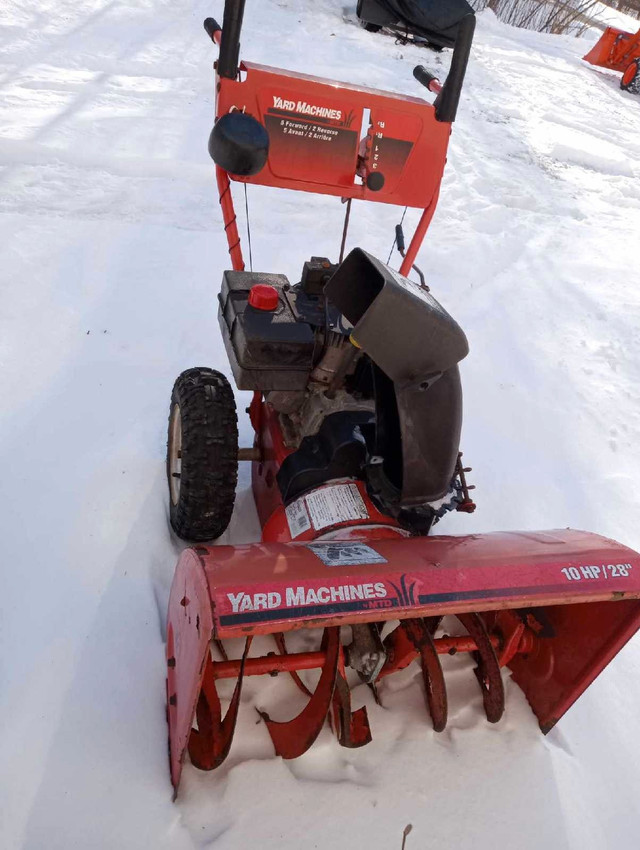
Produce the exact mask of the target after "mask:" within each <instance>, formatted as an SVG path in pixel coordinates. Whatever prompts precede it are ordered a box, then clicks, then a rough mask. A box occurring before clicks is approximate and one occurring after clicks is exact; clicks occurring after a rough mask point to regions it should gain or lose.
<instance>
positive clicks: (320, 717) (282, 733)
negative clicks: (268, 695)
mask: <svg viewBox="0 0 640 850" xmlns="http://www.w3.org/2000/svg"><path fill="white" fill-rule="evenodd" d="M322 649H323V651H324V655H325V661H324V664H323V667H322V673H321V674H320V679H319V681H318V685H317V687H316V689H315V691H314V692H313V694H312V696H311V699H310V700H309V702H308V703H307V705H306V706H305V707H304V708H303V710H302V711H301V712H300V714H298V715H297V716H296V717H294V718H293V719H292V720H287V721H284V722H278V721H275V720H271V718H270V717H269V715H268V714H267V713H266V712H264V711H261V712H260V716H261V717H262V719H263V720H264V722H265V723H266V725H267V729H268V730H269V735H270V736H271V740H272V741H273V746H274V747H275V751H276V753H277V754H278V755H279V756H282V758H285V759H294V758H298V756H301V755H302V754H303V753H305V752H306V751H307V750H308V749H309V747H310V746H311V745H312V744H313V742H314V741H315V739H316V738H317V737H318V735H319V734H320V730H321V729H322V727H323V725H324V722H325V720H326V718H327V714H328V712H329V707H330V706H331V701H332V699H333V692H334V688H335V683H336V676H337V674H338V661H339V658H340V653H341V647H340V630H339V629H334V628H329V629H325V632H324V636H323V639H322Z"/></svg>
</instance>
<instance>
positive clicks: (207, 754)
mask: <svg viewBox="0 0 640 850" xmlns="http://www.w3.org/2000/svg"><path fill="white" fill-rule="evenodd" d="M250 646H251V638H250V637H248V638H247V640H246V641H245V646H244V652H243V654H242V661H241V663H240V674H239V676H238V679H237V681H236V686H235V688H234V691H233V696H232V697H231V702H230V703H229V707H228V709H227V713H226V714H225V716H224V720H223V719H222V711H221V707H220V698H219V696H218V691H217V690H216V682H215V677H214V673H213V662H212V661H211V655H210V654H209V655H208V656H207V660H206V662H205V670H204V676H203V678H202V690H201V691H200V696H199V698H198V704H197V706H196V719H197V721H198V728H197V729H192V730H191V734H190V736H189V757H190V758H191V761H192V763H193V764H194V765H195V766H196V767H199V768H200V770H214V769H215V768H216V767H220V765H221V764H222V762H223V761H224V760H225V759H226V757H227V755H228V754H229V748H230V747H231V742H232V741H233V733H234V731H235V728H236V720H237V719H238V707H239V705H240V696H241V694H242V680H243V677H244V664H245V661H246V658H247V654H248V652H249V647H250Z"/></svg>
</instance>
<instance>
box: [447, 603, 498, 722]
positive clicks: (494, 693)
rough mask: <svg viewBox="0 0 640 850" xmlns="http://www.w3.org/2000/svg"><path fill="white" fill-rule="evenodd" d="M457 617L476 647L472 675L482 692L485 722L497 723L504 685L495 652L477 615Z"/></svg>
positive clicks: (459, 615)
mask: <svg viewBox="0 0 640 850" xmlns="http://www.w3.org/2000/svg"><path fill="white" fill-rule="evenodd" d="M457 616H458V619H459V620H460V622H461V623H462V625H463V626H464V627H465V629H466V630H467V631H468V632H469V634H470V635H471V637H472V638H473V640H474V642H475V644H476V646H477V647H478V649H477V651H476V652H474V653H473V657H474V659H475V660H476V663H477V667H476V668H475V670H474V673H475V674H476V678H477V680H478V683H479V684H480V688H481V690H482V701H483V703H484V710H485V714H486V715H487V720H488V721H489V723H497V722H498V721H499V720H500V718H501V717H502V715H503V714H504V684H503V682H502V674H501V673H500V664H499V663H498V657H497V655H496V651H495V649H494V648H493V644H492V642H491V639H490V638H489V635H488V634H487V630H486V628H485V625H484V622H483V621H482V618H481V617H480V616H479V615H478V614H458V615H457Z"/></svg>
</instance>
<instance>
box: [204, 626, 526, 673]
mask: <svg viewBox="0 0 640 850" xmlns="http://www.w3.org/2000/svg"><path fill="white" fill-rule="evenodd" d="M489 640H490V641H491V644H492V646H493V648H494V649H495V650H496V651H497V652H500V650H501V649H503V646H502V644H503V641H502V639H501V638H500V637H499V636H498V635H490V636H489ZM433 643H434V645H435V648H436V651H437V653H438V655H456V654H457V653H458V652H477V651H478V645H477V643H476V641H475V640H474V639H473V638H472V637H471V636H470V635H459V636H451V635H444V636H443V637H440V638H435V639H434V641H433ZM532 643H533V635H532V633H531V632H528V631H526V630H525V631H524V632H523V634H522V635H521V636H520V640H519V643H518V646H517V648H516V649H515V652H514V653H513V654H515V653H517V652H520V653H527V652H531V649H532ZM325 663H326V653H324V652H288V653H287V654H286V655H278V654H276V653H275V652H270V653H268V654H267V655H264V656H261V657H260V658H247V659H245V662H244V673H243V675H245V676H264V675H267V674H268V675H270V676H275V675H277V674H278V673H291V672H295V671H297V670H313V669H314V668H316V667H320V668H321V667H324V665H325ZM241 664H242V661H241V659H240V658H232V659H228V660H226V661H214V662H213V676H214V678H215V679H235V678H237V677H238V676H239V675H240V667H241ZM402 666H404V665H402Z"/></svg>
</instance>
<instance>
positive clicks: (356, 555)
mask: <svg viewBox="0 0 640 850" xmlns="http://www.w3.org/2000/svg"><path fill="white" fill-rule="evenodd" d="M243 11H244V2H243V0H227V2H226V4H225V9H224V19H223V26H222V28H221V27H220V26H219V25H218V24H217V23H216V22H215V21H214V20H213V19H211V18H208V19H207V20H206V21H205V29H206V31H207V32H208V34H209V35H210V37H211V38H212V39H213V41H215V42H216V43H217V44H218V45H219V47H220V53H219V58H218V61H217V63H216V65H215V68H216V95H217V98H216V120H215V125H214V128H213V131H212V133H211V137H210V140H209V150H210V153H211V155H212V157H213V159H214V161H215V165H216V175H217V183H218V188H219V196H220V203H221V208H222V217H223V220H224V229H225V233H226V236H227V240H228V246H229V254H230V258H231V263H230V264H231V266H232V268H231V269H230V270H228V271H225V272H224V274H223V278H222V287H221V291H220V295H219V321H220V328H221V331H222V336H223V338H224V342H225V346H226V350H227V353H228V357H229V361H230V364H231V369H232V372H233V375H234V378H235V381H236V384H237V386H238V388H239V389H241V390H250V391H252V392H253V396H252V401H251V404H250V407H249V408H248V412H249V415H250V420H251V424H252V426H253V429H254V431H255V438H254V443H253V446H251V447H247V448H240V449H239V448H238V429H237V419H236V409H235V403H234V398H233V391H232V389H231V387H230V385H229V383H228V381H227V379H226V378H225V377H224V375H222V374H221V373H219V372H215V371H213V370H211V369H207V368H196V369H189V370H187V371H186V372H184V373H183V374H181V375H180V377H179V378H178V379H177V381H176V383H175V386H174V389H173V396H172V400H171V409H170V418H169V439H168V448H167V474H168V481H169V491H170V499H169V506H170V521H171V525H172V527H173V529H174V530H175V532H176V534H177V535H178V536H179V537H180V538H182V539H184V540H188V541H191V542H192V543H193V544H194V545H193V546H192V547H191V548H188V549H186V550H185V551H184V552H183V553H182V555H181V557H180V559H179V562H178V565H177V568H176V573H175V577H174V580H173V585H172V589H171V594H170V601H169V611H168V626H167V702H168V705H167V715H168V723H169V740H170V763H171V778H172V782H173V785H174V787H175V788H176V789H177V787H178V783H179V781H180V775H181V771H182V766H183V762H184V759H185V755H186V753H187V752H188V753H189V757H190V760H191V762H192V764H194V765H195V766H196V767H198V768H201V769H203V770H211V769H213V768H215V767H218V766H219V765H220V764H221V763H222V762H223V761H224V759H225V757H226V756H227V754H228V752H229V748H230V746H231V742H232V738H233V734H234V727H235V725H236V719H237V715H238V710H239V706H240V699H241V692H242V684H243V679H244V678H245V677H246V676H261V675H265V674H269V675H271V676H275V675H277V674H280V673H288V674H290V676H291V677H292V679H293V681H294V682H295V684H296V685H297V686H298V687H299V689H300V690H301V691H302V692H303V693H304V694H305V696H306V697H308V701H307V703H306V705H305V707H304V708H303V710H302V711H301V712H300V713H299V714H298V715H297V716H296V717H294V718H293V719H286V718H284V717H278V718H275V717H274V718H272V717H270V716H268V714H267V713H266V712H264V711H262V712H261V717H262V720H263V721H264V723H265V724H266V727H267V730H268V732H269V735H270V736H271V739H272V741H273V746H274V748H275V752H276V753H277V754H279V755H280V756H282V757H284V758H287V759H289V758H294V757H296V756H299V755H301V754H302V753H304V752H305V751H306V750H307V749H308V748H309V747H310V746H311V745H312V744H313V742H314V740H315V739H316V737H317V736H318V734H319V732H320V731H321V729H322V728H323V725H324V723H325V721H326V720H327V719H329V721H330V724H331V727H332V729H333V730H334V732H335V734H336V736H337V738H338V741H339V742H340V743H341V744H342V745H343V746H346V747H359V746H361V745H363V744H366V743H367V742H368V741H369V740H370V739H371V730H370V726H369V720H368V717H367V711H366V707H358V708H356V709H355V710H354V709H353V708H352V705H351V691H350V685H351V684H352V683H355V684H359V683H362V682H364V683H367V684H368V685H369V687H370V688H371V691H372V692H373V695H374V697H375V698H376V699H382V698H383V697H384V688H380V683H381V682H383V681H384V679H385V678H386V677H388V676H390V675H392V674H393V673H394V672H396V671H399V670H402V669H403V668H406V667H407V666H408V665H409V664H410V663H411V662H412V661H414V660H415V661H417V662H418V663H419V665H420V666H421V670H422V678H423V681H424V691H425V698H426V704H427V708H428V711H429V713H430V716H431V722H432V725H433V728H434V729H435V730H442V729H444V727H445V725H446V722H447V693H446V687H445V681H444V676H443V671H442V667H441V664H440V658H439V657H440V655H442V654H443V653H449V654H455V653H460V652H465V653H471V656H472V658H473V659H474V661H475V664H476V666H475V676H476V678H477V680H478V684H479V689H480V693H479V694H478V696H479V697H480V694H481V697H482V701H483V704H484V709H485V712H486V715H487V718H488V720H489V721H491V722H494V723H495V722H497V721H498V720H500V718H501V716H502V714H503V710H504V701H505V697H504V687H503V678H502V674H501V668H503V667H508V668H509V669H510V671H511V675H512V676H513V678H514V680H515V681H516V682H517V683H518V684H519V686H520V687H521V688H522V690H523V691H524V693H525V694H526V696H527V699H528V701H529V703H530V705H531V707H532V709H533V711H534V712H535V714H536V716H537V718H538V721H539V723H540V726H541V728H542V730H543V731H544V732H546V731H548V730H549V729H551V728H552V726H553V725H554V724H555V723H556V722H557V720H558V719H559V718H560V717H561V716H562V715H563V714H564V712H565V711H566V710H567V709H568V708H569V707H570V706H571V704H572V703H573V702H574V701H575V700H576V699H577V697H578V696H580V694H581V693H582V692H583V691H584V690H585V688H586V687H587V686H588V685H589V684H590V683H591V682H592V681H593V679H594V678H595V677H596V676H597V675H598V673H599V672H600V671H601V670H602V669H603V668H604V667H605V666H606V665H607V664H608V662H609V661H610V660H611V659H612V658H613V657H614V656H615V654H616V653H617V652H618V651H619V650H620V648H621V647H622V646H623V645H624V644H625V643H626V641H627V640H629V638H630V637H631V636H632V635H633V634H634V632H635V631H636V630H637V628H638V626H639V625H640V601H638V597H639V596H640V555H638V554H637V553H636V552H634V551H632V550H631V549H628V548H626V547H625V546H622V545H620V544H618V543H616V542H614V541H612V540H608V539H605V538H603V537H600V536H598V535H595V534H590V533H587V532H583V531H573V530H568V529H567V530H560V531H542V532H534V531H526V532H508V533H489V534H471V535H467V536H429V532H430V531H431V530H432V527H433V526H434V524H435V523H436V522H437V521H438V520H439V519H440V518H441V517H442V516H443V515H444V514H446V513H447V512H448V511H454V510H455V511H462V512H471V511H473V510H474V508H475V505H474V503H473V501H472V498H471V491H472V486H471V485H470V484H469V483H468V479H467V475H468V472H469V471H470V470H469V468H468V467H465V466H463V462H462V460H461V454H460V451H459V440H460V428H461V415H462V408H461V386H460V375H459V371H458V364H459V362H460V361H461V360H462V359H463V358H464V357H465V356H466V354H467V351H468V347H467V340H466V337H465V334H464V332H463V331H462V329H461V328H460V326H459V325H458V324H457V323H456V322H455V320H454V319H453V318H452V317H451V316H450V315H449V314H448V313H447V312H446V310H444V309H443V307H442V306H441V305H440V304H439V303H438V302H437V301H436V300H435V298H434V297H433V295H432V294H431V292H430V291H429V289H428V287H427V286H426V284H425V282H424V276H423V275H422V273H421V272H420V270H419V269H418V268H417V267H416V265H415V263H416V255H417V253H418V249H419V247H420V245H421V243H422V241H423V238H424V236H425V233H426V231H427V228H428V227H429V224H430V222H431V219H432V216H433V214H434V210H435V207H436V203H437V199H438V192H439V188H440V181H441V178H442V173H443V170H444V166H445V160H446V153H447V144H448V141H449V136H450V133H451V128H452V123H453V121H454V119H455V117H456V110H457V107H458V101H459V97H460V92H461V87H462V83H463V79H464V75H465V69H466V65H467V60H468V57H469V51H470V48H471V42H472V37H473V30H474V22H475V19H474V17H473V16H468V17H466V18H464V19H463V20H462V21H461V23H460V27H459V30H458V36H457V39H456V43H455V47H454V52H453V56H452V62H451V68H450V71H449V74H448V76H447V78H446V80H445V82H444V83H443V84H441V83H440V82H439V81H438V80H437V79H436V78H435V77H434V76H433V75H432V74H430V73H429V72H428V71H427V70H425V69H424V68H423V67H422V66H418V67H417V68H416V69H415V70H414V76H415V78H416V80H417V81H418V83H420V84H422V85H423V86H424V87H425V88H427V89H428V90H429V91H431V92H432V93H434V94H435V100H434V102H433V103H429V102H427V101H425V100H423V99H421V98H417V97H403V96H400V95H398V94H390V93H386V92H382V91H377V90H374V89H370V88H365V87H360V86H355V85H351V84H346V83H339V82H332V81H327V80H322V79H319V78H316V77H312V76H308V75H306V74H297V73H292V72H290V71H282V70H280V69H277V68H271V67H265V66H263V65H256V64H252V63H249V62H244V61H243V62H240V61H239V36H240V28H241V24H242V17H243ZM232 182H235V183H238V182H239V183H245V184H252V185H253V184H260V185H263V186H270V187H275V188H286V189H299V190H302V191H305V192H309V193H318V194H325V195H333V196H335V197H336V198H340V199H341V200H342V201H343V202H344V204H345V207H346V209H345V230H344V233H343V237H342V247H341V249H340V253H339V259H338V262H337V263H333V262H331V260H330V259H328V258H324V257H312V258H311V259H310V260H308V261H307V262H305V263H304V266H303V269H302V273H301V277H300V280H299V281H297V282H295V283H293V284H292V283H290V281H289V280H288V279H287V277H286V276H285V275H284V274H282V273H281V272H280V271H279V272H278V273H272V272H268V273H262V272H260V273H259V272H253V271H247V270H246V269H245V265H244V261H243V252H242V247H241V243H240V237H239V234H238V223H237V220H236V215H235V212H234V206H233V200H232V193H231V183H232ZM354 199H357V200H360V201H370V202H380V203H386V204H395V205H402V206H405V207H406V206H410V207H415V208H419V209H421V210H422V213H421V218H420V221H419V224H418V226H417V229H416V232H415V234H414V235H413V237H412V239H411V241H410V242H408V244H405V239H404V233H403V231H402V227H401V226H398V227H397V228H396V245H397V248H398V250H399V252H400V254H401V255H402V263H401V265H400V268H399V271H396V270H395V269H393V268H391V267H390V266H389V265H388V264H386V263H384V262H381V261H380V260H379V259H377V258H376V257H374V256H372V255H371V254H370V253H368V252H366V251H364V250H362V249H360V248H357V247H356V248H354V249H353V250H351V251H350V252H349V253H348V254H347V255H346V256H344V251H345V241H346V236H347V230H346V225H347V224H348V221H349V215H350V208H351V204H352V202H353V200H354ZM412 270H414V271H415V274H416V275H417V278H418V280H417V281H414V280H412V279H410V278H409V274H411V273H412ZM238 461H250V462H251V464H252V467H251V469H252V489H253V495H254V497H255V503H256V507H257V512H258V516H259V519H260V523H261V526H262V540H261V542H259V543H252V544H247V545H236V546H230V545H219V546H213V545H207V541H211V540H212V539H214V538H216V537H218V536H220V535H221V534H222V533H223V532H224V530H225V528H226V527H227V524H228V523H229V520H230V517H231V513H232V509H233V504H234V495H235V486H236V479H237V466H238ZM585 603H590V604H585ZM445 615H451V616H452V617H455V618H457V623H454V626H455V627H454V628H449V627H448V626H447V631H448V633H443V627H442V625H441V621H442V618H443V617H444V616H445ZM452 622H453V621H452ZM295 630H321V631H316V632H315V635H317V637H318V640H317V644H315V645H313V646H312V644H311V643H309V642H308V641H307V642H306V643H305V641H303V640H302V638H303V637H304V635H305V634H306V635H307V636H308V637H310V638H312V637H314V635H313V634H312V633H311V632H309V631H307V632H305V633H300V632H298V638H299V639H298V640H295V641H293V643H297V644H301V643H302V644H304V645H303V646H302V647H300V646H297V647H295V649H296V651H293V650H294V647H293V645H292V641H291V638H290V637H289V646H287V638H286V637H285V635H286V634H287V633H291V632H292V631H295ZM320 635H321V637H320ZM255 636H260V639H259V640H258V639H256V640H255V641H254V643H253V646H252V640H254V638H255ZM265 636H266V637H265ZM232 638H236V639H237V638H241V639H242V640H243V641H244V644H243V646H244V649H243V650H242V651H237V652H231V651H230V647H235V646H236V645H237V644H236V643H234V641H231V642H229V641H227V639H232ZM265 646H266V649H265V651H262V649H260V651H256V648H257V647H260V648H261V647H265ZM300 648H302V649H304V650H305V651H297V650H299V649H300ZM238 655H239V657H232V656H238ZM303 671H316V675H317V684H316V686H315V688H314V689H310V688H309V687H308V678H307V681H305V677H307V675H308V674H305V673H303ZM317 671H319V674H318V673H317ZM301 674H302V675H301ZM312 675H313V674H312ZM224 679H230V680H233V681H234V682H235V684H234V685H231V686H230V685H227V686H226V687H232V688H233V692H232V695H231V697H230V701H229V702H228V704H227V701H226V700H225V709H226V710H225V711H223V708H222V702H221V698H220V694H219V690H218V684H217V683H219V682H220V681H221V680H224Z"/></svg>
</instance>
